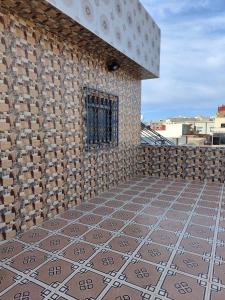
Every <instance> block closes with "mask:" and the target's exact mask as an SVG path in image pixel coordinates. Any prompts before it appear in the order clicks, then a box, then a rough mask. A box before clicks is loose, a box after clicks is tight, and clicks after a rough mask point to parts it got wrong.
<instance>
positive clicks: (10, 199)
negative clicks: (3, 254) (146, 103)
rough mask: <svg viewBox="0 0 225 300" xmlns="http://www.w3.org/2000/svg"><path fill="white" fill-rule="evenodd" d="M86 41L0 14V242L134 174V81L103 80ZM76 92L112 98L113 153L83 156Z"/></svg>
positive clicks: (122, 73) (127, 77)
mask: <svg viewBox="0 0 225 300" xmlns="http://www.w3.org/2000/svg"><path fill="white" fill-rule="evenodd" d="M78 41H79V43H78ZM89 42H90V41H89V39H88V40H87V41H85V40H82V41H80V40H76V39H74V42H73V43H71V42H69V41H67V40H66V39H65V36H64V37H61V36H60V35H55V34H53V33H51V32H49V31H47V30H45V28H43V26H42V28H41V27H39V25H37V23H33V22H31V21H28V20H26V19H24V18H21V17H18V16H17V15H16V14H13V13H10V12H6V11H4V14H3V13H0V148H1V152H0V173H1V175H0V182H1V186H0V210H1V214H0V225H1V226H0V239H1V238H10V237H13V236H14V235H15V234H16V232H19V231H21V230H26V229H27V228H29V227H31V226H33V225H34V224H40V223H41V222H42V221H43V220H44V219H46V218H49V217H51V216H53V215H54V214H56V213H59V212H61V211H63V210H64V209H67V208H68V207H71V206H73V205H75V204H76V203H79V202H80V201H84V200H87V199H89V198H90V197H93V196H94V195H96V194H97V193H99V192H101V191H104V190H106V189H108V188H109V187H111V186H113V185H115V184H116V183H117V182H121V181H124V180H126V179H127V178H130V177H132V176H133V175H135V174H136V172H137V170H136V166H137V154H138V144H139V135H140V134H139V131H140V98H141V95H140V93H141V89H140V87H141V85H140V79H139V77H138V76H135V75H132V74H130V73H128V72H127V71H126V70H125V69H123V67H122V68H120V69H119V70H118V71H117V72H113V73H109V72H108V71H107V70H106V67H105V65H106V62H105V60H104V59H103V58H102V57H103V56H101V55H100V54H96V53H94V52H93V51H87V49H86V47H84V46H85V43H89ZM83 86H89V87H92V88H97V89H99V90H102V91H106V92H108V93H112V94H116V95H118V96H119V146H118V148H114V149H110V150H107V149H106V150H102V151H100V152H95V153H94V152H91V153H90V152H86V151H85V150H84V139H85V134H84V129H85V125H84V122H83V119H84V118H83V116H84V113H85V111H84V97H83V93H82V88H83Z"/></svg>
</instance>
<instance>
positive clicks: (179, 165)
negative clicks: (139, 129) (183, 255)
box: [138, 146, 225, 182]
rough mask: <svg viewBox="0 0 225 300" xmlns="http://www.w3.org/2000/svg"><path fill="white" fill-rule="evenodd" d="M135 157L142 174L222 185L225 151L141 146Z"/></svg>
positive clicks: (224, 170) (224, 169)
mask: <svg viewBox="0 0 225 300" xmlns="http://www.w3.org/2000/svg"><path fill="white" fill-rule="evenodd" d="M139 154H140V156H139V163H138V164H139V171H140V174H142V175H149V176H154V177H162V178H172V179H185V180H199V181H204V180H207V181H209V182H225V148H211V147H185V146H184V147H181V146H178V147H176V146H164V147H159V146H141V147H140V153H139Z"/></svg>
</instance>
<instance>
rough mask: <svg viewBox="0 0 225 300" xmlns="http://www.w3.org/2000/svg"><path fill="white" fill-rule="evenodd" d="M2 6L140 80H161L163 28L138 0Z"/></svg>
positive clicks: (7, 2)
mask: <svg viewBox="0 0 225 300" xmlns="http://www.w3.org/2000/svg"><path fill="white" fill-rule="evenodd" d="M0 7H1V8H3V9H10V10H12V11H13V12H15V13H16V14H18V15H20V16H21V17H25V18H27V19H30V20H33V21H35V22H36V23H39V25H40V26H42V27H45V28H47V29H48V30H50V31H52V32H54V33H55V34H60V35H61V36H63V37H64V38H67V39H69V40H71V41H72V42H76V43H77V44H78V45H82V47H85V48H86V49H87V50H88V51H92V52H94V53H96V54H100V55H101V56H102V57H104V58H105V60H106V61H107V60H112V59H116V60H117V61H118V62H119V63H120V65H121V66H122V67H124V68H125V69H127V70H128V71H129V72H132V73H134V74H135V76H136V77H138V78H140V79H150V78H157V77H159V66H160V29H159V27H158V26H157V24H156V23H155V22H154V20H153V19H152V18H151V16H150V15H149V14H148V12H147V11H146V10H145V9H144V7H143V6H142V5H141V3H140V2H139V1H138V0H91V1H90V0H40V1H36V0H20V1H14V0H0Z"/></svg>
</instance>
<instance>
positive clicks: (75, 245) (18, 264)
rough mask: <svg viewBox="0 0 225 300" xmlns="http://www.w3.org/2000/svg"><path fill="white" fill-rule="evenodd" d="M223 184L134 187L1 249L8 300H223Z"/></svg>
mask: <svg viewBox="0 0 225 300" xmlns="http://www.w3.org/2000/svg"><path fill="white" fill-rule="evenodd" d="M223 188H224V187H223V185H222V184H209V183H208V184H207V183H198V182H187V181H174V180H162V179H155V178H146V177H145V178H136V179H133V180H132V181H129V182H128V183H126V184H121V185H120V186H118V187H116V188H113V189H111V190H110V192H107V193H104V194H102V195H101V196H99V197H97V198H95V199H93V200H91V201H90V202H86V203H84V204H82V205H80V206H77V207H76V208H74V209H71V210H69V211H66V212H64V213H62V214H61V215H58V216H56V217H55V218H54V219H52V220H49V221H46V222H45V223H44V224H42V226H39V227H36V228H34V229H32V230H29V231H27V232H25V233H24V234H22V235H21V236H19V237H18V238H17V239H13V240H11V241H5V242H2V243H1V244H0V262H1V267H0V299H1V300H5V299H6V300H11V299H15V300H28V299H30V300H39V299H52V300H56V299H57V300H59V299H60V300H63V299H79V300H91V299H104V300H129V299H131V300H139V299H140V300H148V299H151V300H152V299H155V300H159V299H162V300H164V299H175V300H179V299H182V300H189V299H191V300H203V299H204V300H205V299H206V300H209V299H210V300H224V299H225V204H224V203H225V201H224V200H225V192H224V191H223Z"/></svg>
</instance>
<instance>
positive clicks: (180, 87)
mask: <svg viewBox="0 0 225 300" xmlns="http://www.w3.org/2000/svg"><path fill="white" fill-rule="evenodd" d="M140 1H141V2H142V4H143V5H144V7H145V8H146V9H147V11H148V12H149V13H150V15H151V16H152V17H153V19H154V20H155V21H156V23H157V24H158V25H159V27H160V29H161V63H160V78H159V79H152V80H144V81H143V82H142V115H143V117H144V120H145V121H149V120H159V119H165V118H170V117H175V116H197V115H205V116H214V115H215V113H216V110H217V106H218V105H220V104H225V0H140Z"/></svg>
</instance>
